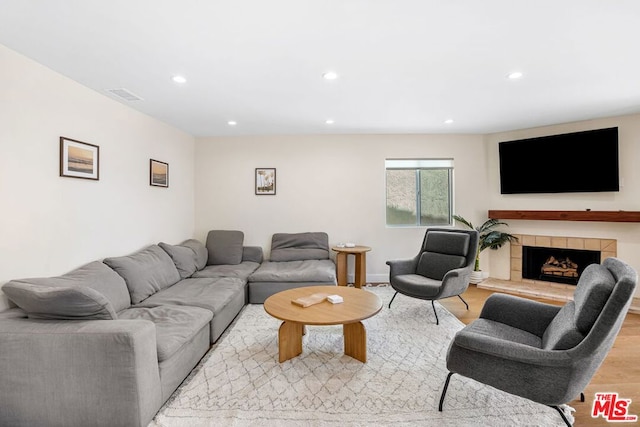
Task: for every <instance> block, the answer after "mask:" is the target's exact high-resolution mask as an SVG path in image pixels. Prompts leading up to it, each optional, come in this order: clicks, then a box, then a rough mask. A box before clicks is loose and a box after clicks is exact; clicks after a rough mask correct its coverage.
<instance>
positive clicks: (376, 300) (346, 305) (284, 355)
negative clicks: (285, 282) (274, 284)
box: [264, 286, 382, 363]
mask: <svg viewBox="0 0 640 427" xmlns="http://www.w3.org/2000/svg"><path fill="white" fill-rule="evenodd" d="M316 293H326V294H329V295H340V296H341V297H342V298H343V299H344V302H342V303H339V304H332V303H330V302H329V301H323V302H321V303H318V304H315V305H311V306H309V307H300V306H298V305H295V304H293V303H292V302H291V301H292V300H295V299H297V298H301V297H308V296H309V295H312V294H316ZM264 309H265V311H266V312H267V313H269V314H270V315H271V316H273V317H275V318H276V319H280V320H282V321H283V322H282V325H280V329H279V331H278V350H279V353H280V357H279V361H280V362H284V361H286V360H289V359H291V358H294V357H296V356H298V355H300V354H301V353H302V335H303V334H304V329H305V328H304V326H305V325H343V327H342V331H343V334H344V354H346V355H347V356H351V357H353V358H354V359H357V360H359V361H361V362H363V363H365V362H366V361H367V331H366V330H365V328H364V325H363V324H362V322H361V320H364V319H367V318H369V317H371V316H373V315H375V314H377V313H378V312H379V311H380V310H381V309H382V301H381V300H380V297H378V296H377V295H376V294H374V293H372V292H369V291H367V290H364V289H356V288H348V287H345V286H307V287H302V288H294V289H288V290H286V291H282V292H278V293H277V294H273V295H271V296H270V297H269V298H267V300H266V301H265V302H264Z"/></svg>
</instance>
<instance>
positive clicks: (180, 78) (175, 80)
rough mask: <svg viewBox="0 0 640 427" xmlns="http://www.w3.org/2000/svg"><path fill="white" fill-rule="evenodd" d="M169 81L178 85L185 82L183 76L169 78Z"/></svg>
mask: <svg viewBox="0 0 640 427" xmlns="http://www.w3.org/2000/svg"><path fill="white" fill-rule="evenodd" d="M171 80H173V81H174V82H176V83H180V84H182V83H186V82H187V79H186V78H185V77H184V76H173V77H171Z"/></svg>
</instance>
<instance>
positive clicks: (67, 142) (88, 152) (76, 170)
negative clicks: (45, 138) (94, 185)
mask: <svg viewBox="0 0 640 427" xmlns="http://www.w3.org/2000/svg"><path fill="white" fill-rule="evenodd" d="M60 176H67V177H70V178H83V179H93V180H96V181H97V180H99V179H100V147H98V146H97V145H93V144H87V143H86V142H81V141H76V140H75V139H70V138H66V137H64V136H61V137H60Z"/></svg>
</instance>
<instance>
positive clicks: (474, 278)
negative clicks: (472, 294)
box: [469, 271, 484, 284]
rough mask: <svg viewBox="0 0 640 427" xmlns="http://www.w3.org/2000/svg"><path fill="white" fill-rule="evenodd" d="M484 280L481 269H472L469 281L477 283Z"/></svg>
mask: <svg viewBox="0 0 640 427" xmlns="http://www.w3.org/2000/svg"><path fill="white" fill-rule="evenodd" d="M483 280H484V277H483V276H482V271H472V272H471V277H470V278H469V283H473V284H477V283H480V282H482V281H483Z"/></svg>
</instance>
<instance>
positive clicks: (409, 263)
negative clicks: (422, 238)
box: [387, 257, 418, 278]
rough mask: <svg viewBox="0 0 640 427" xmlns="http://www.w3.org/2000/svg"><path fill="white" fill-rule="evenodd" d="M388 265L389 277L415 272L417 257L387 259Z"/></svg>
mask: <svg viewBox="0 0 640 427" xmlns="http://www.w3.org/2000/svg"><path fill="white" fill-rule="evenodd" d="M387 265H388V266H389V268H390V270H389V277H390V278H393V277H395V276H400V275H401V274H415V272H416V267H417V266H418V257H413V258H411V259H394V260H390V261H387Z"/></svg>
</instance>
